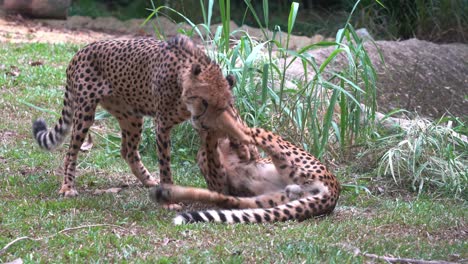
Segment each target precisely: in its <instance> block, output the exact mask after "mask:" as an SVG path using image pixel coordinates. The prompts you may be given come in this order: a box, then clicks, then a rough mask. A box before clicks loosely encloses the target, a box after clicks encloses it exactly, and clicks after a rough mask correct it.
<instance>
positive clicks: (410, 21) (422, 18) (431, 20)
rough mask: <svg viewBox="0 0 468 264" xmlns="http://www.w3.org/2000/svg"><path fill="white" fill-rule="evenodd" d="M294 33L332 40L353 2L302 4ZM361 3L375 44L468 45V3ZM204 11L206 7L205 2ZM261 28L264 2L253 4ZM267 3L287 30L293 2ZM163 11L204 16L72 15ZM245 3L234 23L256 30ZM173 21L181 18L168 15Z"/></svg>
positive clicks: (357, 22)
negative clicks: (415, 41)
mask: <svg viewBox="0 0 468 264" xmlns="http://www.w3.org/2000/svg"><path fill="white" fill-rule="evenodd" d="M298 2H299V4H300V8H299V13H298V17H297V21H296V24H295V27H294V33H295V34H297V35H305V36H311V35H314V34H322V35H324V36H331V37H333V36H334V35H335V34H336V31H337V30H338V29H339V28H341V27H342V26H343V23H344V22H345V21H346V19H347V17H348V15H349V13H350V11H351V10H352V7H353V6H354V4H355V2H356V1H354V0H302V1H298ZM380 2H381V3H382V4H383V6H382V5H380V4H379V3H378V2H376V1H375V0H363V1H361V3H360V4H359V7H358V9H357V10H356V12H355V14H354V15H353V19H352V21H351V22H352V24H353V25H354V26H355V27H356V28H360V27H365V28H367V30H368V31H369V32H370V33H371V35H372V36H374V37H375V38H376V39H386V40H396V39H408V38H413V37H417V38H419V39H423V40H429V41H434V42H439V43H449V42H464V43H466V42H467V40H468V0H439V1H437V0H380ZM204 3H205V6H206V5H207V3H208V1H207V0H205V1H204ZM251 3H252V5H253V6H254V8H255V10H256V12H257V14H258V16H259V17H260V20H261V21H262V22H263V21H264V20H263V17H262V14H263V6H262V3H263V1H262V0H252V1H251ZM268 3H269V20H270V21H269V27H270V28H273V27H274V26H275V25H279V26H281V28H282V29H283V30H284V29H285V28H286V24H285V23H287V21H288V20H287V18H288V15H289V9H290V6H291V3H292V1H288V0H276V1H268ZM161 5H166V6H170V7H171V8H174V9H176V10H178V11H179V12H181V13H183V14H184V15H186V16H187V17H188V18H190V19H191V20H192V21H193V22H195V23H201V22H202V21H203V16H202V12H201V8H200V2H199V1H187V0H171V1H167V0H153V1H150V0H74V1H73V2H72V6H71V8H70V12H69V15H82V16H92V17H100V16H115V17H117V18H119V19H121V20H126V19H130V18H143V17H147V16H148V15H149V14H150V13H151V11H150V10H152V9H153V7H158V6H161ZM218 8H219V5H218V1H215V2H214V9H215V10H214V15H213V20H212V23H219V22H220V18H219V9H218ZM246 9H247V5H246V4H245V2H244V1H242V0H238V1H231V18H232V20H234V21H235V22H236V23H237V24H238V25H241V24H247V25H250V26H258V24H257V22H256V21H255V19H254V17H253V16H252V15H251V12H246ZM165 15H166V16H168V17H170V18H172V19H174V20H175V21H182V18H180V17H179V16H178V15H176V14H174V13H170V12H165Z"/></svg>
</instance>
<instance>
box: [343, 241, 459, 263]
mask: <svg viewBox="0 0 468 264" xmlns="http://www.w3.org/2000/svg"><path fill="white" fill-rule="evenodd" d="M337 246H339V247H340V248H343V249H345V250H347V251H351V252H352V253H353V254H354V255H355V256H357V255H361V256H364V257H367V258H372V259H378V260H383V261H385V262H387V263H412V264H456V262H450V261H444V260H424V259H412V258H395V257H388V256H379V255H376V254H371V253H365V252H361V250H360V249H359V248H357V247H353V246H351V245H348V244H337Z"/></svg>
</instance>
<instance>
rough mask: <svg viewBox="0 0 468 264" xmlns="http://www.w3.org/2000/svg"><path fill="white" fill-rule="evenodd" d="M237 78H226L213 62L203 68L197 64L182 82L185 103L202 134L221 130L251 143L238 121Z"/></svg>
mask: <svg viewBox="0 0 468 264" xmlns="http://www.w3.org/2000/svg"><path fill="white" fill-rule="evenodd" d="M233 86H234V77H232V76H228V77H226V78H225V77H224V75H223V74H222V72H221V69H220V68H219V66H218V65H217V64H215V63H210V64H209V65H207V66H205V67H204V68H203V69H202V67H201V66H200V65H199V64H193V65H192V67H191V69H190V71H187V72H186V73H185V74H184V76H183V80H182V87H183V92H182V100H183V102H184V103H185V105H186V107H187V109H188V111H190V114H191V121H192V125H193V126H194V127H195V128H196V129H197V130H199V131H203V130H210V131H217V132H218V133H220V134H226V135H227V136H229V137H232V138H235V139H237V140H239V141H240V142H249V140H250V138H249V137H248V136H247V135H246V134H245V132H244V127H243V125H242V123H240V122H238V121H237V113H236V112H235V110H234V108H233V105H234V97H233V95H232V87H233Z"/></svg>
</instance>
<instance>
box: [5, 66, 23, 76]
mask: <svg viewBox="0 0 468 264" xmlns="http://www.w3.org/2000/svg"><path fill="white" fill-rule="evenodd" d="M6 75H10V76H13V77H17V76H18V75H20V69H18V67H16V66H10V71H9V72H7V73H6Z"/></svg>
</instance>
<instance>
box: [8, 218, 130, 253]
mask: <svg viewBox="0 0 468 264" xmlns="http://www.w3.org/2000/svg"><path fill="white" fill-rule="evenodd" d="M101 226H106V227H117V228H121V229H125V228H124V227H121V226H118V225H111V224H94V225H82V226H76V227H70V228H65V229H63V230H60V231H58V232H57V233H55V234H53V235H50V236H46V237H40V238H33V237H28V236H23V237H18V238H15V239H13V240H12V241H11V242H9V243H8V244H6V245H5V246H4V247H3V248H2V249H1V250H0V256H1V255H3V254H4V253H5V252H6V251H7V250H8V248H9V247H11V246H12V245H14V244H15V243H17V242H19V241H21V240H26V239H27V240H32V241H41V240H44V239H49V238H52V237H54V236H56V235H58V234H62V233H66V232H69V231H74V230H78V229H83V228H91V227H101Z"/></svg>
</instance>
